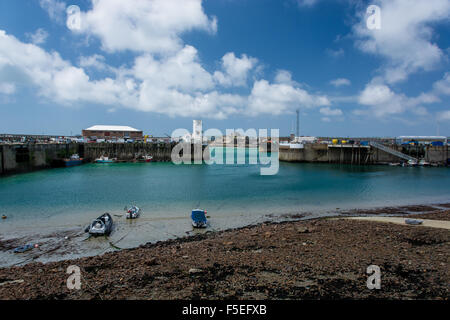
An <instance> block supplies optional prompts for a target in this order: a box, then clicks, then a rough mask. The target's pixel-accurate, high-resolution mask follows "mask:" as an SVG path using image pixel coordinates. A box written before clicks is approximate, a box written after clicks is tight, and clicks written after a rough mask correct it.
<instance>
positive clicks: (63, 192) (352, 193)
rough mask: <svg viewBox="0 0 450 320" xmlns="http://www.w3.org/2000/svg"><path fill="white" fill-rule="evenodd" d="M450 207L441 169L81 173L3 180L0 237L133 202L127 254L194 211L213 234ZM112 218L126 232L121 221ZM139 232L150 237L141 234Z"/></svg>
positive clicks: (124, 168)
mask: <svg viewBox="0 0 450 320" xmlns="http://www.w3.org/2000/svg"><path fill="white" fill-rule="evenodd" d="M449 200H450V170H448V169H447V168H402V167H389V166H350V165H330V164H298V163H280V169H279V172H278V174H277V175H274V176H261V175H260V166H258V165H248V164H247V165H178V166H177V165H174V164H171V163H129V164H87V165H83V166H78V167H72V168H61V169H52V170H44V171H38V172H33V173H28V174H22V175H15V176H9V177H4V178H1V179H0V215H7V216H8V219H7V220H2V221H0V234H1V236H2V237H13V236H19V235H24V234H29V233H31V232H33V233H35V234H39V233H40V234H43V233H45V232H51V230H53V229H69V228H75V229H76V228H79V229H82V227H83V225H85V224H87V223H88V222H89V221H90V220H91V219H93V218H95V217H97V216H99V215H100V214H101V213H103V212H110V213H112V214H116V215H121V214H123V213H124V211H123V208H124V206H125V205H128V204H131V203H133V204H136V205H138V206H140V207H142V208H143V211H144V214H143V216H142V218H141V219H140V220H138V221H137V222H135V224H134V225H133V226H134V227H135V228H138V230H140V229H139V228H142V230H144V231H142V230H141V232H142V233H141V234H140V235H137V234H132V235H131V236H130V237H128V238H127V239H128V240H126V241H125V243H123V246H125V247H131V246H135V245H139V244H140V243H144V242H148V241H157V240H163V239H165V238H168V237H171V236H180V235H184V234H185V233H186V232H187V231H189V230H191V227H190V225H189V214H190V210H192V209H193V208H197V207H200V208H204V209H207V210H208V214H209V215H210V216H211V219H210V221H211V226H212V228H213V229H216V230H219V229H225V228H229V227H238V226H242V225H245V224H249V223H254V222H258V221H261V220H262V219H264V217H265V216H267V215H279V214H284V213H298V212H311V213H312V214H313V215H314V214H321V213H324V212H332V211H333V210H335V209H336V208H341V209H343V208H365V207H374V206H388V205H403V204H420V203H433V202H434V203H436V202H441V201H442V202H449ZM115 219H116V221H117V223H118V225H119V226H121V227H120V228H119V230H122V233H123V232H128V231H127V230H128V229H127V228H128V227H127V224H126V222H125V220H123V219H122V218H116V216H115ZM145 223H148V224H150V226H151V228H153V229H154V230H153V231H151V229H150V227H148V226H147V227H141V226H140V224H142V225H144V224H145ZM121 228H122V229H121ZM155 230H156V231H157V232H155ZM137 233H138V232H137ZM142 234H145V235H142ZM119 235H120V232H118V233H117V237H119ZM0 264H1V263H0Z"/></svg>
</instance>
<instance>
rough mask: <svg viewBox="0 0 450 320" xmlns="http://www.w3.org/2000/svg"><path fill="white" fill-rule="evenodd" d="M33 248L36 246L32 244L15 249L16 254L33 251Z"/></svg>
mask: <svg viewBox="0 0 450 320" xmlns="http://www.w3.org/2000/svg"><path fill="white" fill-rule="evenodd" d="M33 248H34V246H33V245H32V244H26V245H24V246H22V247H18V248H16V249H14V253H24V252H27V251H29V250H31V249H33Z"/></svg>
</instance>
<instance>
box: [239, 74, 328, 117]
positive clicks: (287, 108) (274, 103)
mask: <svg viewBox="0 0 450 320" xmlns="http://www.w3.org/2000/svg"><path fill="white" fill-rule="evenodd" d="M328 105H330V101H329V100H328V98H327V97H325V96H320V95H314V94H310V93H309V92H307V91H306V90H304V89H301V88H298V87H294V86H292V85H290V84H285V83H274V84H271V83H269V82H268V81H267V80H259V81H255V83H254V85H253V89H252V92H251V94H250V96H249V103H248V109H247V110H248V113H249V114H251V115H255V114H272V115H280V114H283V113H289V112H292V111H293V110H295V109H298V108H313V107H319V106H328Z"/></svg>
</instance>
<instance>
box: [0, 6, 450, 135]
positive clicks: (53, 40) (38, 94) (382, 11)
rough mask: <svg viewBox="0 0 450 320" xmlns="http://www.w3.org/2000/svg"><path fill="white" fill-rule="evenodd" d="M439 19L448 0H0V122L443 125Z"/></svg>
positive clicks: (307, 131)
mask: <svg viewBox="0 0 450 320" xmlns="http://www.w3.org/2000/svg"><path fill="white" fill-rule="evenodd" d="M371 5H375V6H376V7H375V9H373V7H371V8H369V6H371ZM368 8H369V9H368ZM377 8H378V9H379V11H378V9H377ZM449 27H450V1H449V0H414V1H412V0H373V1H357V0H203V1H202V0H133V1H124V0H70V1H62V0H21V1H16V0H0V133H18V134H20V133H23V134H50V135H76V134H80V133H81V130H82V129H84V128H88V127H90V126H92V125H97V124H98V125H128V126H132V127H135V128H138V129H140V130H143V131H144V133H145V134H149V135H153V136H164V135H166V134H167V135H171V133H172V132H173V131H174V130H175V129H178V128H186V129H188V130H191V129H192V120H193V119H200V120H203V128H204V129H208V128H216V129H219V130H221V131H222V132H225V130H226V129H238V128H242V129H244V130H247V129H251V128H254V129H279V130H280V134H281V135H282V136H287V135H289V134H291V133H294V132H295V127H296V124H295V121H296V115H295V112H296V110H300V134H301V135H312V136H339V137H352V136H353V137H356V136H359V137H360V136H364V137H370V136H381V137H388V136H390V137H392V136H400V135H436V134H440V135H447V136H450V103H449V97H450V71H449V66H450V59H449V56H450V28H449Z"/></svg>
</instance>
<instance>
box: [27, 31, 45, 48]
mask: <svg viewBox="0 0 450 320" xmlns="http://www.w3.org/2000/svg"><path fill="white" fill-rule="evenodd" d="M26 35H27V37H28V38H29V39H30V40H31V42H32V43H34V44H36V45H39V44H43V43H45V41H47V38H48V32H47V31H45V30H44V29H42V28H39V29H37V30H36V32H35V33H27V34H26Z"/></svg>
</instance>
